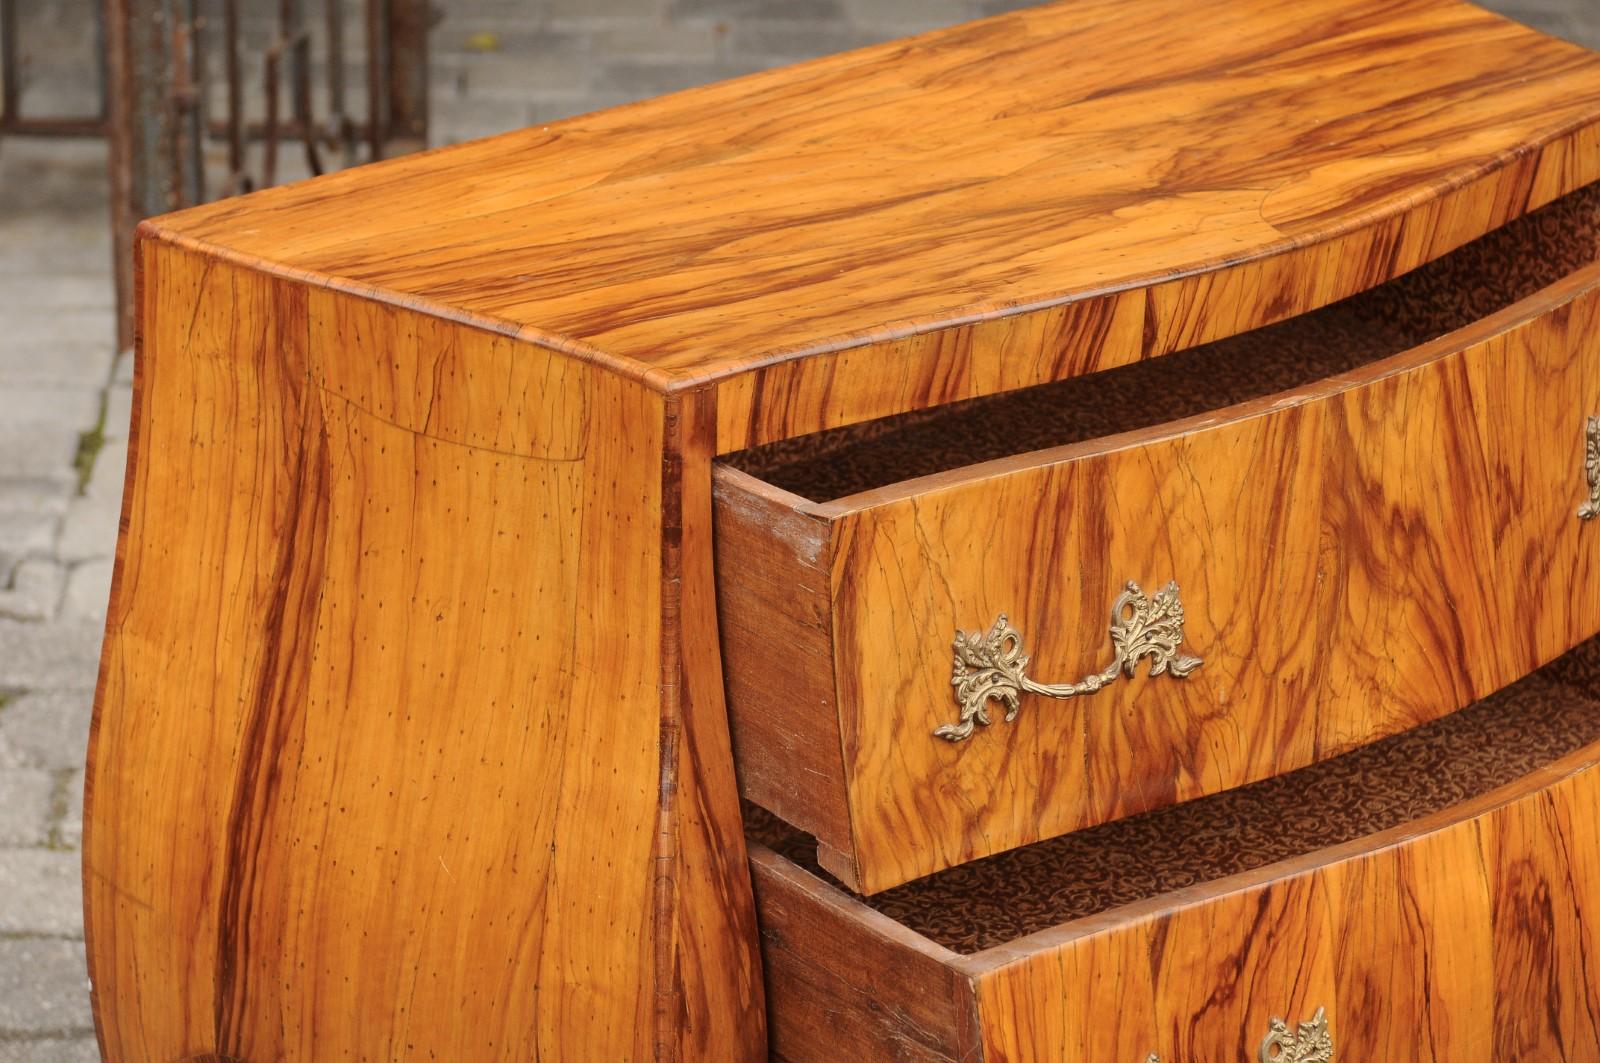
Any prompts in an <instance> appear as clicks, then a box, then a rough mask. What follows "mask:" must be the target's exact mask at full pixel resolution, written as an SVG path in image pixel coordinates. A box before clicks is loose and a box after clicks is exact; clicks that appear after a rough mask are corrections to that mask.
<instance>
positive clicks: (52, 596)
mask: <svg viewBox="0 0 1600 1063" xmlns="http://www.w3.org/2000/svg"><path fill="white" fill-rule="evenodd" d="M3 575H4V573H0V576H3ZM65 582H66V570H65V569H63V568H62V567H61V566H60V565H58V564H56V562H55V561H54V560H52V559H50V558H47V557H33V558H28V559H27V560H24V561H19V562H18V563H17V564H16V566H15V567H13V568H12V570H11V579H10V585H9V586H7V585H4V584H0V617H10V618H11V619H14V620H49V619H50V618H51V617H53V616H55V615H56V612H57V610H58V609H59V608H60V606H61V590H62V587H63V585H64V584H65Z"/></svg>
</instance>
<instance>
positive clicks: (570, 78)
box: [456, 46, 595, 116]
mask: <svg viewBox="0 0 1600 1063" xmlns="http://www.w3.org/2000/svg"><path fill="white" fill-rule="evenodd" d="M584 50H585V49H581V48H579V47H577V46H574V47H573V48H571V49H569V50H568V51H567V52H566V53H564V54H563V53H555V54H551V55H539V56H529V55H523V54H517V55H503V54H493V55H483V56H480V57H478V59H477V60H476V61H474V62H472V63H470V64H464V65H463V69H462V71H461V74H460V75H459V77H458V79H457V89H456V91H457V92H458V93H459V94H462V95H465V96H466V97H468V98H469V99H470V100H471V101H472V104H473V107H474V108H476V109H481V108H484V107H486V105H488V104H490V103H492V102H494V101H496V100H506V101H509V102H511V103H514V104H517V105H518V106H519V107H520V108H522V109H523V110H525V109H526V107H527V104H528V101H529V99H530V98H532V97H536V96H538V95H539V94H540V93H542V92H550V91H555V92H561V91H565V90H570V89H573V88H582V87H583V86H586V85H588V84H589V83H590V82H591V81H592V80H593V79H594V75H595V64H594V62H593V60H591V59H590V58H589V57H588V56H586V55H584V54H583V51H584ZM470 113H473V114H474V115H475V116H479V115H481V114H483V113H487V112H485V111H482V110H475V111H473V112H470Z"/></svg>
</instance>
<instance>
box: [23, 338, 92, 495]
mask: <svg viewBox="0 0 1600 1063" xmlns="http://www.w3.org/2000/svg"><path fill="white" fill-rule="evenodd" d="M107 368H108V369H109V368H110V366H109V365H108V366H107ZM80 431H82V428H81V426H79V425H74V424H51V423H49V422H47V421H46V422H34V423H28V422H23V423H16V422H6V421H0V476H3V477H13V476H15V477H44V478H59V477H62V476H70V475H72V459H73V456H74V455H76V454H77V452H78V433H79V432H80Z"/></svg>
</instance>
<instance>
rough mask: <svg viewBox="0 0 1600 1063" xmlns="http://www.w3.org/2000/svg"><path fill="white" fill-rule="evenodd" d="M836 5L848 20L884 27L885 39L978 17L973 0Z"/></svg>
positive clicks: (868, 0)
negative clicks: (841, 9)
mask: <svg viewBox="0 0 1600 1063" xmlns="http://www.w3.org/2000/svg"><path fill="white" fill-rule="evenodd" d="M839 6H840V7H841V8H843V11H844V17H845V19H846V20H848V21H849V22H851V23H854V24H855V25H857V26H864V27H876V28H882V29H884V30H886V31H888V33H887V36H886V38H885V39H889V38H893V37H905V36H909V35H910V34H913V33H921V32H922V31H924V30H930V29H933V28H935V27H938V26H954V25H955V24H956V23H958V22H967V21H970V20H971V19H974V18H977V17H978V8H977V5H976V4H975V3H974V2H973V0H839Z"/></svg>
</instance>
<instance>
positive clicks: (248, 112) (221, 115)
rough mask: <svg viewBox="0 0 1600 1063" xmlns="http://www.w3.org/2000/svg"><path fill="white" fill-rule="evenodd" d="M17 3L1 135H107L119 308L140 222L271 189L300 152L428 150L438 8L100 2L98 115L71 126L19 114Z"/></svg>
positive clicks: (0, 53)
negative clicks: (432, 39)
mask: <svg viewBox="0 0 1600 1063" xmlns="http://www.w3.org/2000/svg"><path fill="white" fill-rule="evenodd" d="M21 6H22V0H0V135H6V134H12V135H19V134H28V135H54V136H66V135H101V134H103V135H106V136H108V137H109V138H110V144H111V153H110V155H111V165H110V170H111V192H112V195H111V204H112V208H111V209H112V225H113V228H114V232H115V235H116V241H115V248H116V268H117V295H118V303H119V306H121V307H124V308H126V307H127V306H128V305H129V303H130V295H131V292H130V285H131V269H130V265H131V259H130V254H131V247H130V245H131V240H132V235H133V229H134V226H135V225H136V224H137V223H138V221H139V219H141V218H146V217H149V216H151V215H153V214H161V213H164V212H166V211H169V210H175V209H178V208H180V207H185V206H190V205H193V204H195V203H201V202H204V201H206V200H207V199H212V198H220V197H223V196H229V195H234V194H236V193H239V192H245V191H249V190H251V189H253V188H260V187H265V186H267V185H271V184H275V183H276V182H277V181H278V180H279V179H281V178H282V177H283V176H284V175H285V172H286V171H287V170H288V169H289V168H290V167H288V166H287V165H285V164H286V162H288V161H289V160H288V159H287V158H286V156H285V154H284V153H285V152H286V151H289V150H291V148H292V149H293V150H296V151H298V152H299V153H300V158H299V159H298V160H296V161H297V162H298V165H296V166H294V167H293V169H294V170H295V171H296V172H297V173H299V174H304V173H310V174H317V173H322V172H324V171H326V170H330V169H337V168H340V167H343V166H349V165H352V164H354V163H357V162H367V161H371V160H374V159H381V158H384V157H385V156H388V155H393V154H399V153H402V152H405V151H410V150H414V149H415V148H418V147H421V146H422V145H423V144H424V143H425V142H426V140H427V127H428V61H427V32H428V28H429V24H430V21H431V19H430V15H429V10H428V4H427V0H103V6H100V7H96V6H95V5H90V7H89V11H91V12H93V15H92V17H94V18H96V19H97V20H98V21H97V24H96V26H95V27H93V29H92V32H94V33H95V34H96V35H97V39H98V40H99V41H100V42H101V43H102V47H101V48H100V49H99V51H100V53H101V54H102V55H103V57H104V59H103V63H104V68H103V71H102V72H101V79H100V84H101V95H100V109H99V113H98V114H94V115H81V116H68V117H61V116H51V117H30V116H29V115H28V114H27V113H25V111H24V109H23V102H24V101H23V95H24V94H23V92H22V88H21V78H20V73H19V71H20V70H21V68H22V63H21V56H22V54H23V47H24V45H23V43H22V40H21V34H20V30H21V19H20V17H19V12H20V10H21ZM352 75H355V76H354V77H353V76H352ZM357 82H359V83H357ZM121 321H122V325H121V332H122V335H121V337H120V340H121V342H122V343H123V344H124V345H126V344H127V343H129V342H131V327H130V325H131V322H130V320H129V318H128V316H127V314H126V313H123V314H122V315H121Z"/></svg>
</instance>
